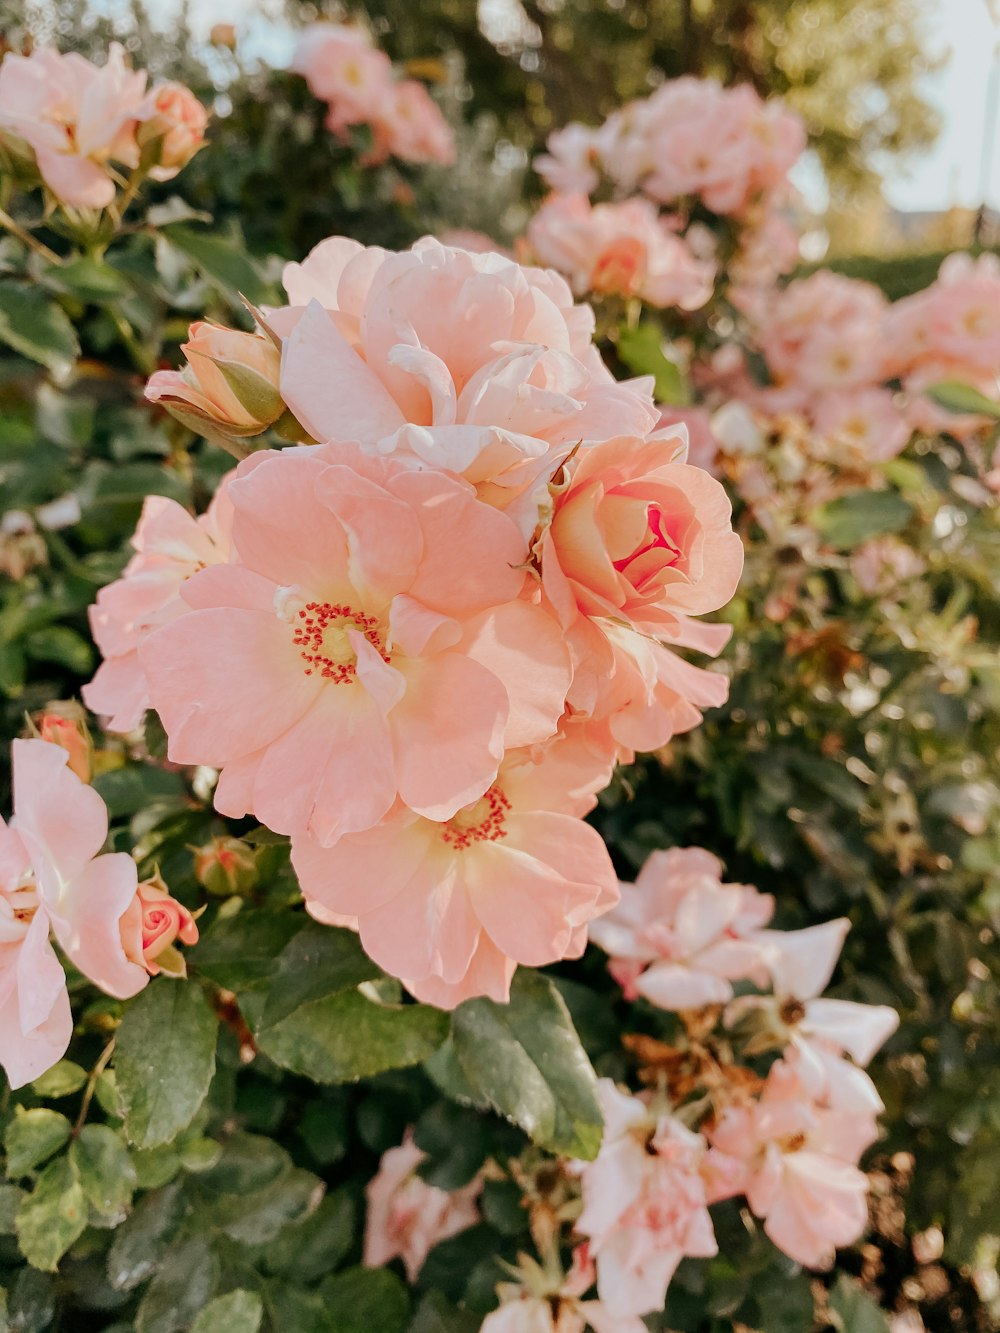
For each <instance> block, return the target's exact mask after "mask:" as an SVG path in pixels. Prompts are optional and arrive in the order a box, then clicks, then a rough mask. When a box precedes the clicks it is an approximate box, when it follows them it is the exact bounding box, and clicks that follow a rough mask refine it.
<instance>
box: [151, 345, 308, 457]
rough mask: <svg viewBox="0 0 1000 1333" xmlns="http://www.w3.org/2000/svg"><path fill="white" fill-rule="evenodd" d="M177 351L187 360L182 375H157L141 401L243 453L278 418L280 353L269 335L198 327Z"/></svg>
mask: <svg viewBox="0 0 1000 1333" xmlns="http://www.w3.org/2000/svg"><path fill="white" fill-rule="evenodd" d="M181 351H182V352H183V353H184V354H185V356H186V357H187V365H186V366H185V367H184V369H183V370H180V371H177V370H158V371H157V372H156V374H155V375H153V376H152V377H151V378H150V380H149V383H148V384H147V385H146V397H147V398H148V399H149V400H150V402H153V403H160V404H162V406H163V407H165V408H166V409H167V411H168V412H169V413H170V414H171V416H174V417H176V418H177V420H178V421H180V422H182V423H183V424H184V425H185V426H187V427H188V428H189V429H190V430H193V431H195V432H196V433H197V434H199V435H204V436H205V437H206V438H207V439H210V440H215V441H216V442H218V443H222V444H224V446H225V447H226V448H228V449H230V451H233V449H234V448H235V449H236V450H239V451H244V450H245V446H244V445H243V444H242V441H244V440H251V439H253V438H254V437H255V436H257V435H262V434H263V433H264V431H265V430H267V429H268V428H269V427H270V426H273V425H274V423H275V422H276V421H277V420H278V419H279V417H281V416H282V415H283V413H284V411H285V405H284V403H283V402H282V400H281V394H280V393H279V391H278V375H279V370H280V367H281V352H280V350H279V348H278V346H277V344H276V343H275V341H274V340H273V339H272V338H271V337H270V336H269V335H268V334H265V333H242V332H240V331H239V330H238V329H226V328H222V327H221V326H220V325H218V324H209V323H206V322H201V321H199V322H198V323H195V324H192V325H191V328H190V330H189V332H188V341H187V342H186V343H183V344H182V345H181Z"/></svg>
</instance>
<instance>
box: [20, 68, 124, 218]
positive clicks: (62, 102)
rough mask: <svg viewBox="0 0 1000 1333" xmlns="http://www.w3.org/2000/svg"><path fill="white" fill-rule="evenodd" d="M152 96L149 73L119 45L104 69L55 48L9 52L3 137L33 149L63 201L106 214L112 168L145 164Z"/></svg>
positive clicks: (44, 175)
mask: <svg viewBox="0 0 1000 1333" xmlns="http://www.w3.org/2000/svg"><path fill="white" fill-rule="evenodd" d="M145 90H146V75H145V74H144V73H136V72H134V71H133V70H130V69H129V68H128V67H127V65H126V64H125V52H124V48H123V47H122V46H121V45H120V44H119V43H118V42H112V44H111V46H110V48H109V50H108V58H107V61H106V63H105V64H104V65H102V66H97V65H93V64H91V62H90V61H89V60H86V59H84V57H83V56H81V55H78V54H77V53H76V52H71V53H70V54H69V55H61V54H60V53H59V52H58V51H55V50H53V49H52V48H51V47H39V48H38V49H37V50H36V51H34V52H33V53H32V54H31V55H30V56H20V55H17V54H16V53H15V52H8V53H7V55H6V56H5V57H4V59H3V63H2V64H0V134H6V135H12V136H14V138H15V139H17V140H21V141H22V142H23V143H25V144H27V145H28V146H29V147H30V148H31V150H32V151H33V153H34V156H35V161H36V163H37V165H38V171H39V173H40V175H41V177H42V179H43V181H44V182H45V184H46V185H47V186H48V188H49V189H50V190H51V191H52V193H53V194H54V195H55V197H56V198H57V199H58V200H59V201H60V203H63V204H69V205H72V206H74V207H77V208H105V207H106V206H107V205H108V204H110V203H111V202H112V200H113V199H114V197H115V184H114V181H113V180H112V179H111V176H110V175H109V167H110V164H111V163H112V162H118V163H121V164H122V165H124V166H126V167H136V166H138V164H139V147H138V144H137V142H136V133H135V132H136V125H137V123H138V121H139V119H140V118H142V115H143V100H144V95H145Z"/></svg>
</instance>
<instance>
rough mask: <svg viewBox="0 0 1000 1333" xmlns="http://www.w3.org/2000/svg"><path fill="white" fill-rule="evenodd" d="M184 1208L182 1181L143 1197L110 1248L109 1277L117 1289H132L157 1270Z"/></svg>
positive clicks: (116, 1233) (121, 1227) (119, 1230)
mask: <svg viewBox="0 0 1000 1333" xmlns="http://www.w3.org/2000/svg"><path fill="white" fill-rule="evenodd" d="M183 1212H184V1201H183V1198H182V1196H181V1188H180V1183H177V1184H175V1185H169V1186H167V1188H166V1189H161V1190H157V1191H156V1192H155V1193H153V1194H147V1195H146V1196H145V1198H143V1199H140V1201H139V1203H138V1204H137V1205H136V1207H135V1211H134V1212H133V1213H132V1214H131V1216H130V1217H129V1218H127V1220H126V1221H125V1222H124V1223H123V1225H122V1226H120V1227H119V1228H118V1230H117V1231H116V1232H115V1238H114V1241H113V1242H112V1245H111V1249H110V1250H109V1251H108V1281H109V1282H110V1283H111V1285H112V1287H114V1289H115V1290H116V1291H131V1290H132V1289H133V1288H134V1287H137V1286H139V1284H140V1283H141V1282H145V1281H146V1279H147V1278H148V1277H150V1276H151V1275H152V1274H153V1273H155V1272H156V1270H157V1268H158V1267H159V1263H160V1260H161V1259H162V1257H163V1255H164V1254H165V1253H166V1250H167V1247H168V1246H169V1244H170V1242H171V1240H172V1239H173V1236H174V1233H175V1232H176V1231H177V1228H178V1226H179V1225H180V1221H181V1217H182V1215H183Z"/></svg>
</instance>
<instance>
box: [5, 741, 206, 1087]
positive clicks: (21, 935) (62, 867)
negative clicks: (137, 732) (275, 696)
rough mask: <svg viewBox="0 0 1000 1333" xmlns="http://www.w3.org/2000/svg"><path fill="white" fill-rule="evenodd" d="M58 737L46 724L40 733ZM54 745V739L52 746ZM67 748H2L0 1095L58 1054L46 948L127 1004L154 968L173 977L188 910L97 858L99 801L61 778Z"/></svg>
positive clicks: (53, 983) (58, 967)
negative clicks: (5, 773)
mask: <svg viewBox="0 0 1000 1333" xmlns="http://www.w3.org/2000/svg"><path fill="white" fill-rule="evenodd" d="M46 729H47V730H48V732H49V734H50V735H51V734H53V733H54V732H55V733H57V734H58V733H59V732H60V729H59V728H57V727H56V724H55V720H51V721H50V722H49V723H48V725H47V727H43V731H45V730H46ZM63 739H65V737H63ZM77 753H78V747H77V745H76V744H75V742H74V743H73V744H71V745H70V746H69V748H65V747H64V746H63V745H61V744H56V743H53V742H52V741H49V740H18V741H14V743H13V768H14V813H13V817H12V818H11V821H10V823H9V824H5V823H4V821H3V820H2V819H0V1065H2V1066H3V1069H4V1072H5V1073H6V1075H7V1080H8V1082H9V1083H10V1085H11V1087H12V1088H18V1087H21V1086H23V1085H24V1084H25V1083H30V1082H31V1081H32V1080H33V1079H36V1078H38V1077H39V1075H41V1074H43V1073H44V1072H45V1071H46V1070H47V1069H50V1068H51V1067H52V1066H53V1065H54V1064H56V1063H57V1062H58V1061H59V1060H60V1059H61V1058H62V1057H63V1055H64V1054H65V1053H66V1048H67V1047H68V1045H69V1041H70V1037H71V1036H72V1034H73V1018H72V1014H71V1012H70V1004H69V994H68V992H67V989H66V974H65V972H64V970H63V966H62V964H61V963H60V961H59V959H58V957H57V956H56V953H55V950H54V949H53V946H52V939H53V938H54V939H55V942H56V943H57V944H58V945H59V947H60V949H61V950H62V952H63V953H64V954H65V956H66V958H67V959H68V960H69V961H70V962H71V963H72V965H73V966H74V967H75V968H76V969H77V970H78V971H80V972H82V973H83V975H84V976H85V977H87V978H88V979H89V980H90V981H92V982H93V983H94V985H96V986H98V987H100V989H101V990H103V991H105V992H106V993H107V994H108V995H112V996H115V997H116V998H118V999H122V1000H124V999H128V998H129V997H131V996H133V995H135V994H137V993H138V992H139V991H140V990H142V988H143V987H144V986H145V985H146V984H147V982H148V980H149V978H150V976H154V975H156V973H157V972H159V971H164V970H166V971H173V972H180V973H183V961H182V960H181V959H180V955H179V954H176V951H175V950H174V949H173V944H174V941H175V940H177V939H180V940H181V942H182V943H184V944H194V943H195V942H196V941H197V939H198V927H197V926H196V925H195V922H194V919H193V917H192V916H191V914H190V912H188V910H187V909H186V908H185V907H182V906H181V904H180V903H178V902H176V901H175V900H174V899H173V898H171V897H170V895H169V893H167V892H166V890H165V889H164V887H163V886H162V884H161V883H160V882H159V881H158V880H152V881H147V882H145V883H142V884H140V883H139V882H138V874H137V871H136V865H135V862H134V861H133V859H132V857H131V856H128V855H127V854H126V853H124V852H105V853H102V852H101V848H102V847H103V845H104V842H105V839H106V837H107V832H108V814H107V810H106V808H105V806H104V802H103V801H102V800H101V798H100V796H98V794H97V792H95V791H94V790H93V788H91V787H89V786H87V785H86V783H85V782H83V781H81V779H80V777H79V776H77V775H76V774H75V773H74V772H73V771H71V765H72V761H73V757H74V754H77Z"/></svg>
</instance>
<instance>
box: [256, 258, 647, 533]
mask: <svg viewBox="0 0 1000 1333" xmlns="http://www.w3.org/2000/svg"><path fill="white" fill-rule="evenodd" d="M284 277H285V287H286V290H287V291H288V295H289V298H290V300H291V302H292V306H291V308H290V309H286V310H282V311H275V312H271V313H270V314H269V316H268V320H269V324H270V325H271V326H272V327H274V328H276V329H277V330H278V331H279V332H280V333H281V335H282V336H283V337H284V339H285V343H284V351H283V356H282V369H281V392H282V396H283V398H284V401H285V403H286V404H287V405H288V407H289V408H290V410H291V411H292V412H293V413H294V415H295V417H296V418H297V420H298V421H300V422H301V423H302V424H303V426H304V427H305V428H306V429H307V430H308V431H309V433H310V434H311V436H312V437H313V438H314V439H316V440H319V441H327V440H338V441H339V440H353V441H357V442H358V443H359V444H360V447H361V448H363V449H364V450H365V451H366V452H367V453H372V454H388V455H392V456H394V457H397V458H401V459H406V460H408V462H409V465H410V466H413V467H422V468H435V469H441V470H445V471H449V472H453V473H456V474H458V475H461V476H464V477H465V478H466V479H467V480H469V481H471V482H472V483H473V485H475V486H476V488H477V491H478V493H479V495H480V498H481V499H484V500H486V501H487V502H488V503H490V504H492V505H495V506H496V507H498V508H503V509H509V510H510V511H511V513H512V514H513V516H514V517H515V518H516V520H517V521H518V522H519V524H520V525H521V528H522V531H523V532H524V535H525V536H526V537H527V536H530V534H531V532H532V531H533V530H534V528H535V526H536V524H537V522H538V516H539V506H540V505H543V504H544V503H546V502H547V499H548V482H549V479H550V478H551V476H552V474H553V472H554V471H555V469H556V468H557V467H558V466H559V464H560V463H561V462H562V461H563V460H564V459H565V458H566V456H567V454H568V453H569V452H570V451H571V450H572V448H573V447H574V446H576V445H578V444H580V442H583V443H588V442H592V441H596V440H601V439H607V438H609V437H611V436H614V435H622V434H626V433H631V434H633V435H638V436H645V435H646V434H647V433H648V432H649V431H650V430H652V429H653V427H654V425H655V423H656V420H657V412H656V410H655V408H654V406H653V402H652V395H651V392H650V390H651V387H652V380H651V379H645V380H635V381H627V382H624V383H617V382H616V381H615V380H614V378H613V377H612V375H611V373H610V371H609V370H608V369H607V367H606V366H605V365H604V363H603V362H602V361H601V359H600V356H599V355H598V353H597V350H596V348H595V347H594V346H593V345H592V342H591V336H592V334H593V330H594V316H593V312H592V311H591V310H590V308H589V307H588V306H583V305H575V304H574V302H573V297H572V293H571V292H570V289H569V287H568V285H567V284H566V282H565V280H564V279H563V278H561V277H559V275H558V274H556V273H553V272H551V271H550V270H545V269H536V268H523V267H521V266H520V265H518V264H516V263H513V262H512V261H510V260H508V259H505V258H504V257H503V256H502V255H500V254H496V253H488V254H471V253H470V252H468V251H466V250H456V249H449V248H447V247H445V246H442V245H441V244H440V243H439V242H437V241H434V240H432V239H431V238H429V237H428V238H425V239H424V240H422V241H419V242H417V244H416V245H415V246H414V247H413V248H412V249H411V250H409V251H406V252H405V253H402V254H392V253H389V252H387V251H384V250H380V249H378V248H377V247H367V248H366V247H364V246H361V245H359V244H358V243H357V242H356V241H350V240H347V239H346V238H343V237H333V238H331V239H330V240H327V241H323V242H321V243H320V245H318V246H317V247H316V248H315V249H314V250H313V251H312V253H311V254H310V255H309V256H308V258H307V259H306V260H305V262H304V263H302V264H289V265H288V266H287V267H286V269H285V275H284Z"/></svg>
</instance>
